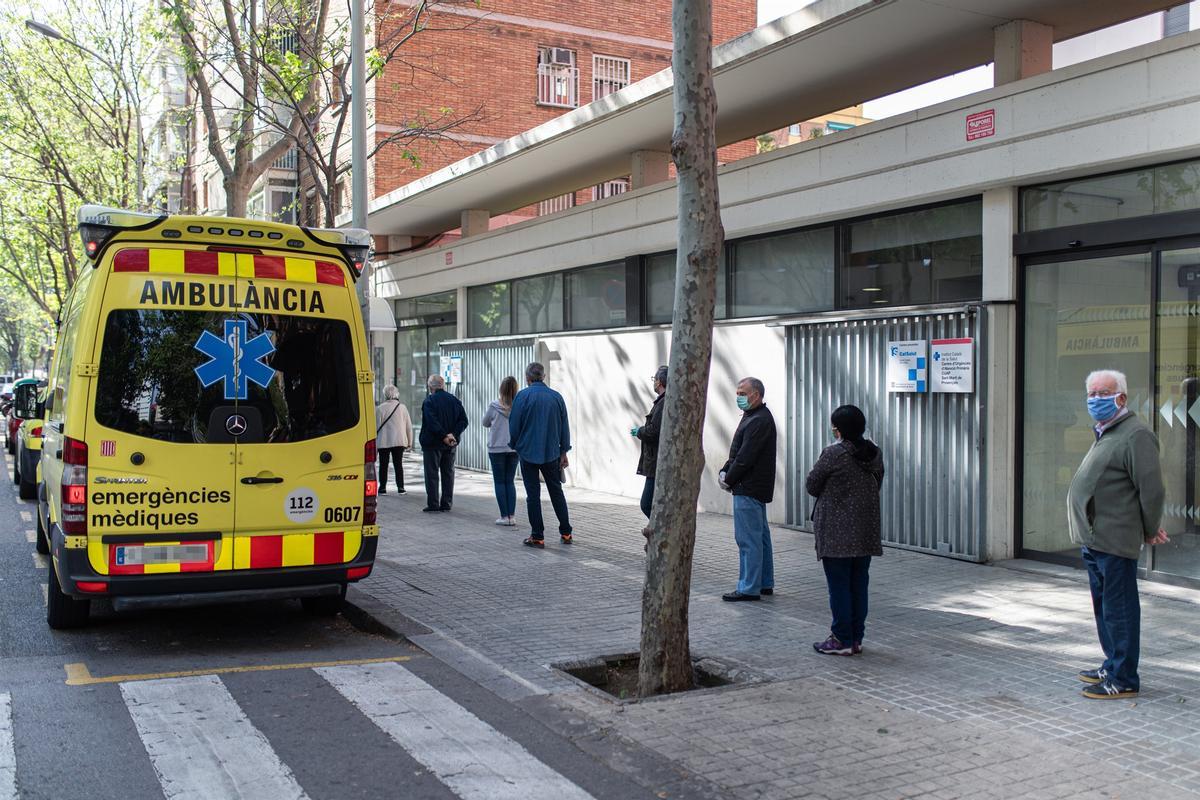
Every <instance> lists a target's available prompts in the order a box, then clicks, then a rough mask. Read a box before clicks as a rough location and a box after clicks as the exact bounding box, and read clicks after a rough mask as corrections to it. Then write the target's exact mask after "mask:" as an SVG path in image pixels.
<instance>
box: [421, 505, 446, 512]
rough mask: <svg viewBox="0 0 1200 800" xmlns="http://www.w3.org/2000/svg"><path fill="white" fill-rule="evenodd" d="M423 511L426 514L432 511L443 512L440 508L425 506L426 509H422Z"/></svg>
mask: <svg viewBox="0 0 1200 800" xmlns="http://www.w3.org/2000/svg"><path fill="white" fill-rule="evenodd" d="M421 510H422V511H424V512H426V513H428V512H430V511H441V509H440V508H438V507H437V506H425V507H424V508H422V509H421Z"/></svg>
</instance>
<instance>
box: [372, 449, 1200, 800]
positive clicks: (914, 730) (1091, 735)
mask: <svg viewBox="0 0 1200 800" xmlns="http://www.w3.org/2000/svg"><path fill="white" fill-rule="evenodd" d="M406 466H407V470H406V472H407V477H406V483H407V486H408V487H409V490H410V491H409V493H408V494H407V495H395V494H388V495H385V496H384V497H383V498H382V499H381V504H380V523H381V526H382V530H383V533H382V535H381V538H380V550H379V556H380V557H379V561H378V562H377V567H376V570H375V573H374V575H373V576H372V578H371V579H370V580H368V581H366V582H365V583H363V584H361V585H360V588H361V590H362V591H364V592H366V593H367V594H369V595H371V596H372V597H373V598H374V599H375V600H377V601H378V602H380V603H382V604H384V605H385V606H387V607H389V608H391V609H393V610H394V611H396V612H398V613H400V614H402V615H404V616H405V617H408V618H410V619H412V620H415V621H416V622H418V623H420V624H421V625H424V626H426V627H427V628H428V629H429V630H430V632H429V633H420V632H418V633H416V634H415V635H413V636H412V637H411V638H412V639H413V641H414V642H416V643H417V644H419V645H420V646H422V647H424V648H425V649H427V650H430V651H431V652H433V653H434V654H435V655H438V656H439V657H441V658H443V659H444V660H446V661H448V663H450V664H452V665H453V666H455V668H457V669H459V670H461V671H462V672H464V673H466V674H468V675H469V676H470V677H473V678H475V679H476V680H478V681H480V682H481V683H483V684H484V685H486V686H488V687H489V688H491V689H492V690H493V691H495V692H497V693H498V694H500V695H501V696H503V697H505V698H506V699H509V700H514V701H518V702H519V701H522V700H523V699H524V698H530V697H534V696H539V695H540V696H548V699H549V701H550V702H553V703H554V704H556V705H557V706H558V707H560V708H563V709H567V710H569V711H570V712H571V713H573V714H575V715H578V716H583V717H585V718H586V719H588V720H589V721H590V722H591V724H593V725H594V726H597V727H599V728H601V729H603V730H605V731H606V732H608V733H609V734H612V735H616V736H617V737H621V738H623V739H625V740H628V741H631V742H634V743H637V744H638V745H640V746H642V747H646V748H649V749H650V750H652V751H654V752H656V753H658V754H660V755H661V756H663V757H665V758H668V759H670V760H672V761H673V762H675V763H676V764H678V765H679V766H680V767H681V768H682V769H683V770H684V771H687V772H690V773H692V774H694V775H697V776H700V777H702V778H704V779H706V780H707V781H708V782H710V783H711V784H712V785H714V786H715V787H717V789H718V790H719V791H720V792H721V793H723V794H726V795H727V796H730V797H738V798H793V797H830V798H833V797H847V796H853V797H881V798H884V797H887V798H899V797H917V796H922V797H938V798H952V797H998V798H999V797H1003V798H1016V797H1029V798H1056V797H1127V798H1133V797H1149V796H1153V797H1155V798H1174V797H1180V798H1184V797H1192V798H1196V797H1200V613H1198V612H1200V592H1190V591H1187V590H1178V589H1172V590H1171V591H1169V592H1157V591H1156V592H1153V593H1144V594H1143V597H1142V614H1143V631H1142V667H1141V675H1142V684H1143V686H1142V693H1141V696H1140V697H1138V698H1136V699H1134V700H1086V699H1084V698H1082V697H1081V696H1080V694H1079V691H1080V689H1081V688H1082V684H1081V683H1079V682H1078V681H1077V680H1076V678H1075V672H1076V671H1077V670H1079V669H1082V668H1087V667H1093V666H1095V665H1096V664H1098V663H1099V661H1100V660H1101V656H1100V651H1099V647H1098V645H1097V643H1096V641H1095V630H1094V625H1093V622H1092V615H1091V604H1090V599H1089V596H1088V590H1087V583H1086V577H1085V576H1084V575H1083V573H1081V572H1079V573H1074V574H1069V575H1061V574H1057V575H1056V574H1052V573H1050V572H1041V571H1038V570H1037V569H1036V568H1034V569H1033V570H1026V569H1009V568H1004V567H995V566H981V565H976V564H969V563H964V562H960V561H955V560H951V559H947V558H939V557H936V556H928V555H923V554H914V553H909V552H905V551H900V550H892V549H887V550H885V555H884V556H883V558H880V559H876V560H875V562H874V564H873V565H872V576H871V577H872V586H871V604H872V606H871V614H870V617H869V618H868V621H867V635H866V640H865V644H864V649H865V653H864V655H863V656H861V657H855V658H844V657H829V656H820V655H817V654H816V653H814V652H813V650H812V647H811V644H810V643H811V642H813V641H818V640H820V639H823V638H824V637H825V636H826V635H827V633H828V620H829V611H828V605H827V596H826V593H825V581H824V576H823V573H822V572H821V569H820V565H819V563H818V562H817V560H816V558H815V556H814V554H813V545H812V538H811V536H810V535H808V534H804V533H799V532H796V531H791V530H788V529H784V528H775V529H774V530H773V532H772V533H773V540H774V545H775V571H776V576H777V588H776V592H777V593H776V595H775V596H774V598H764V600H763V602H760V603H725V602H722V600H721V597H720V596H721V593H722V592H725V591H729V590H730V589H732V588H733V585H734V583H735V581H736V578H737V550H736V547H735V546H734V543H733V537H732V522H731V520H730V519H729V518H728V517H724V516H719V515H710V514H705V515H701V516H700V517H699V520H698V530H697V542H696V551H695V565H694V572H693V584H692V592H693V594H692V602H691V638H692V651H693V655H695V656H711V657H716V658H720V659H722V660H724V661H731V662H735V663H737V664H739V665H741V666H744V667H745V668H746V669H747V670H748V671H749V672H751V673H753V674H757V675H759V676H762V677H763V678H764V681H763V682H761V683H757V684H754V685H749V686H739V687H732V688H726V689H718V690H711V691H704V692H694V693H685V694H683V695H679V696H673V697H669V698H658V699H655V700H652V701H649V702H642V703H636V704H628V705H624V706H622V705H618V704H615V703H610V702H607V701H605V700H604V699H601V698H599V697H597V696H596V695H595V694H594V693H592V692H589V691H585V690H583V689H581V688H580V687H579V686H578V684H576V683H574V682H573V681H571V680H569V679H566V678H564V677H562V676H561V675H559V674H557V673H555V672H553V671H551V670H550V669H549V668H548V666H547V665H549V664H551V663H556V662H561V661H569V660H574V659H578V658H582V657H588V656H596V655H604V654H612V653H621V652H629V651H634V650H636V649H637V647H638V640H639V631H640V611H641V609H640V603H641V585H642V579H643V553H642V537H641V536H640V534H639V531H640V530H641V528H642V526H643V525H644V517H642V515H641V512H640V511H639V509H638V507H637V503H636V501H635V500H633V499H628V498H621V497H615V496H611V495H603V494H599V493H595V492H585V491H582V490H572V489H568V493H567V496H568V501H569V502H570V504H571V516H572V524H573V525H574V527H575V543H574V544H573V545H570V546H562V545H559V544H558V542H557V537H556V536H553V535H552V534H553V533H554V530H553V526H552V525H551V526H550V527H549V529H548V535H547V542H548V543H547V546H546V549H545V550H544V551H537V550H532V549H530V548H526V547H522V546H521V544H520V542H521V539H523V538H524V537H525V536H527V535H528V530H527V529H526V528H524V527H518V528H516V529H513V528H502V527H498V526H496V525H494V524H493V523H492V521H493V520H494V519H495V517H496V515H497V509H496V505H495V501H494V499H493V496H492V486H491V477H490V476H488V475H481V474H474V473H464V472H460V473H459V474H458V480H457V486H456V493H455V504H454V511H453V512H451V513H449V514H423V513H421V511H420V509H421V508H422V506H423V505H424V491H423V483H422V482H421V477H420V468H419V465H418V464H417V463H416V462H415V461H410V462H409V463H408V464H407V465H406ZM545 505H546V509H545V510H546V513H547V522H548V523H551V522H552V520H553V513H552V512H551V511H550V508H549V503H548V502H547V503H546V504H545ZM517 516H518V520H519V521H523V520H524V516H525V515H524V499H523V496H522V499H521V500H520V502H519V503H518V515H517Z"/></svg>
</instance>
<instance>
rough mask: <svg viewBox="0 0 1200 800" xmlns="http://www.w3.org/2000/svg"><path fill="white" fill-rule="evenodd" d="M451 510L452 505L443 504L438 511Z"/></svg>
mask: <svg viewBox="0 0 1200 800" xmlns="http://www.w3.org/2000/svg"><path fill="white" fill-rule="evenodd" d="M449 510H450V506H443V507H442V508H439V509H438V511H449Z"/></svg>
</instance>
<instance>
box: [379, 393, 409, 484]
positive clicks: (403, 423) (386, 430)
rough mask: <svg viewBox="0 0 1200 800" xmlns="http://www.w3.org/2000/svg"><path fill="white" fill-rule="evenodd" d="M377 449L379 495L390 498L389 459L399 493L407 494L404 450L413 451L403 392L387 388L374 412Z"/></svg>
mask: <svg viewBox="0 0 1200 800" xmlns="http://www.w3.org/2000/svg"><path fill="white" fill-rule="evenodd" d="M375 422H376V429H377V433H376V434H375V446H376V448H377V449H378V450H379V493H380V494H387V479H388V459H391V461H392V463H393V464H395V466H396V491H397V492H399V493H400V494H404V450H405V449H406V448H409V447H412V440H413V426H412V417H410V416H409V415H408V409H407V408H405V407H404V404H403V403H401V402H400V390H399V389H397V388H396V387H395V386H394V385H392V384H388V385H387V386H385V387H384V388H383V402H382V403H380V404H379V405H378V407H376V409H375Z"/></svg>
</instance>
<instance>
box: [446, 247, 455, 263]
mask: <svg viewBox="0 0 1200 800" xmlns="http://www.w3.org/2000/svg"><path fill="white" fill-rule="evenodd" d="M453 263H454V251H453V250H447V251H446V266H447V267H448V266H450V265H451V264H453Z"/></svg>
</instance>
